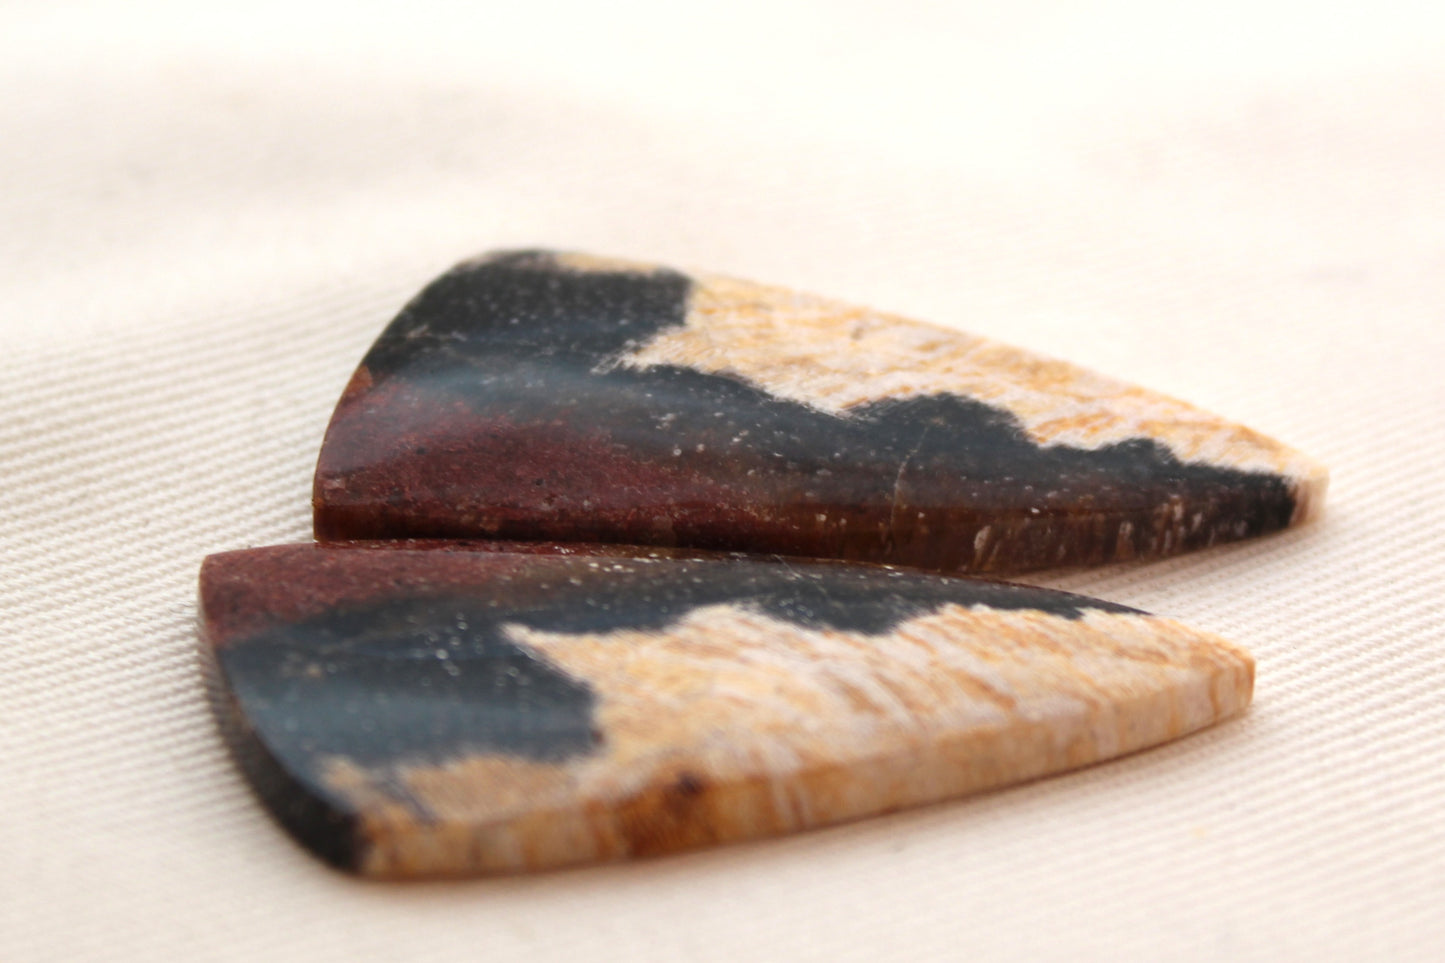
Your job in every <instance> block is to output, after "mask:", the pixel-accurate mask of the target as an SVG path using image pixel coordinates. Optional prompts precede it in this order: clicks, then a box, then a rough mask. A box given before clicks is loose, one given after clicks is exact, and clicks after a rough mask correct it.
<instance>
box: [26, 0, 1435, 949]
mask: <svg viewBox="0 0 1445 963" xmlns="http://www.w3.org/2000/svg"><path fill="white" fill-rule="evenodd" d="M199 6H200V5H198V4H195V3H180V2H177V3H163V2H132V3H125V4H119V3H117V4H114V5H100V4H95V5H90V4H72V3H49V4H38V3H35V4H21V3H3V4H0V344H3V348H0V959H4V960H6V961H33V960H164V959H192V960H257V959H264V960H271V961H276V963H281V961H288V960H307V961H324V960H346V961H364V960H393V959H411V958H416V959H428V960H432V959H436V960H443V959H456V960H474V959H487V960H498V961H500V960H511V959H529V960H552V959H557V960H569V961H592V960H678V959H690V960H744V959H747V960H752V959H776V960H810V959H818V960H825V959H826V960H830V961H832V960H838V961H841V960H855V959H856V960H870V961H872V960H880V959H883V960H892V959H899V960H903V959H964V958H967V959H973V960H991V959H1000V960H1002V959H1014V958H1024V959H1071V960H1093V959H1101V960H1102V959H1111V960H1112V959H1126V960H1163V959H1170V960H1216V959H1231V960H1274V959H1310V960H1334V959H1341V960H1344V959H1361V958H1371V959H1398V960H1403V959H1420V960H1428V959H1440V958H1442V954H1445V821H1442V815H1445V804H1442V802H1441V795H1442V792H1445V765H1442V763H1445V759H1442V750H1445V632H1442V628H1441V620H1442V616H1445V606H1442V603H1441V601H1440V591H1439V585H1440V581H1441V577H1442V574H1445V554H1442V548H1441V545H1442V541H1445V522H1442V517H1445V483H1442V480H1441V479H1442V477H1445V427H1442V424H1441V417H1440V415H1441V410H1442V402H1445V389H1442V387H1441V375H1440V369H1441V363H1442V361H1445V57H1442V54H1445V19H1442V15H1441V14H1440V13H1437V12H1436V11H1438V10H1440V9H1441V8H1440V6H1439V4H1438V3H1434V2H1431V3H1422V4H1419V5H1417V6H1414V7H1408V6H1405V5H1399V4H1396V5H1389V4H1378V3H1376V4H1364V3H1361V4H1357V5H1348V6H1346V5H1339V4H1334V5H1331V4H1320V3H1289V2H1283V0H1273V2H1268V0H1252V2H1244V0H1214V2H1211V3H1207V4H1157V3H1127V2H1114V3H1102V4H1091V5H1088V6H1089V9H1088V10H1087V11H1085V10H1084V9H1083V7H1084V5H1073V4H1067V3H1057V4H1050V3H1043V2H1031V3H1022V4H998V3H979V4H967V5H964V4H959V5H947V4H930V3H922V2H893V3H888V4H882V3H877V4H868V3H823V2H818V3H812V4H809V3H787V2H781V0H773V2H741V3H738V2H735V3H731V4H728V5H726V6H718V7H707V8H694V7H692V6H690V5H687V4H678V3H673V2H651V3H647V2H638V3H633V2H626V3H613V4H584V3H575V4H547V3H534V4H505V5H504V4H497V5H494V6H490V7H489V6H487V5H485V4H482V3H477V2H472V3H456V4H431V5H420V4H413V5H410V6H409V7H408V6H406V5H401V4H397V5H394V6H393V5H387V4H377V3H350V4H340V3H337V4H334V5H318V4H306V3H298V2H289V3H287V2H270V0H252V2H248V3H245V4H233V5H227V6H226V7H222V6H221V5H212V6H211V8H210V9H205V8H200V9H198V7H199ZM515 245H545V246H555V247H568V248H578V249H584V250H591V251H595V252H599V253H610V254H617V255H624V256H631V257H640V258H649V259H654V260H660V261H664V262H669V263H675V264H680V265H685V266H693V267H698V268H703V269H709V270H715V271H721V272H726V273H732V274H735V275H739V276H743V277H749V278H753V279H757V280H762V281H768V282H773V283H780V284H786V285H791V286H795V287H802V288H807V289H812V290H815V291H818V292H821V293H826V294H830V295H834V296H838V297H844V298H849V299H852V300H856V301H860V302H864V303H870V304H873V305H876V306H879V307H883V308H887V309H890V310H895V311H899V312H901V313H905V314H912V315H915V316H918V317H923V318H927V319H932V320H936V321H939V322H942V323H946V324H955V325H958V326H961V327H965V328H968V329H971V330H974V331H978V332H980V333H984V334H988V335H991V336H995V337H998V338H1001V339H1004V340H1007V341H1011V342H1013V343H1017V344H1022V345H1026V346H1029V347H1032V348H1035V349H1037V350H1040V351H1043V352H1046V353H1049V354H1052V355H1056V356H1060V357H1065V358H1069V359H1071V360H1075V361H1079V362H1082V363H1085V364H1088V365H1091V366H1093V367H1096V368H1099V369H1102V370H1104V371H1106V372H1108V373H1110V374H1113V375H1117V376H1121V377H1124V378H1127V379H1130V380H1133V381H1137V382H1140V383H1142V384H1145V385H1148V386H1150V387H1154V388H1157V389H1161V390H1164V391H1166V392H1169V393H1171V394H1174V395H1177V396H1180V397H1183V398H1186V399H1189V400H1191V401H1194V402H1196V403H1199V404H1201V405H1204V406H1206V407H1209V408H1212V409H1215V410H1217V411H1219V412H1221V413H1224V414H1227V415H1229V416H1232V417H1234V418H1237V419H1239V420H1241V421H1244V422H1246V423H1248V424H1250V425H1252V426H1254V427H1257V428H1259V429H1260V430H1263V431H1266V432H1267V433H1270V434H1273V435H1275V436H1277V437H1279V438H1281V439H1283V440H1285V441H1287V442H1289V443H1291V444H1293V445H1295V446H1297V447H1299V448H1301V449H1303V450H1305V451H1307V452H1309V453H1311V454H1313V455H1315V456H1316V457H1318V458H1320V459H1321V460H1323V461H1325V462H1326V463H1327V464H1329V465H1330V466H1331V467H1332V468H1333V470H1334V485H1333V489H1332V491H1331V500H1330V503H1329V506H1328V509H1327V516H1326V519H1325V521H1324V522H1323V523H1321V524H1319V525H1316V526H1313V527H1311V528H1309V529H1308V530H1303V531H1299V532H1297V533H1293V534H1289V535H1286V536H1283V537H1276V538H1272V539H1268V540H1264V541H1260V542H1257V543H1254V544H1250V545H1245V546H1239V547H1232V548H1228V549H1223V550H1217V551H1213V552H1209V553H1205V554H1201V555H1197V556H1193V557H1188V558H1184V559H1180V560H1177V561H1174V562H1171V563H1167V564H1162V565H1152V566H1133V567H1121V568H1116V569H1111V570H1107V571H1100V572H1091V573H1068V574H1064V575H1058V576H1053V577H1051V578H1049V579H1046V580H1045V581H1047V582H1048V583H1050V584H1057V585H1062V586H1065V587H1069V588H1073V589H1076V590H1082V591H1087V592H1091V593H1094V594H1099V595H1102V596H1104V597H1106V598H1110V599H1115V600H1119V601H1122V602H1126V603H1129V604H1133V605H1138V606H1141V607H1143V608H1147V609H1151V610H1155V611H1159V612H1163V613H1167V614H1169V615H1173V616H1176V617H1179V618H1182V619H1184V620H1186V621H1189V622H1192V623H1194V624H1197V625H1199V626H1201V627H1204V628H1208V629H1212V630H1215V631H1218V632H1220V633H1222V634H1224V635H1226V636H1229V637H1231V638H1233V639H1235V640H1236V641H1238V642H1240V643H1242V644H1245V645H1247V646H1249V647H1251V648H1252V649H1253V650H1254V652H1255V653H1256V655H1257V657H1258V659H1259V677H1258V688H1257V696H1256V703H1255V707H1254V708H1253V709H1252V710H1251V712H1250V713H1249V715H1248V716H1247V718H1245V719H1243V720H1242V721H1239V722H1236V723H1232V724H1228V725H1225V726H1222V727H1220V728H1218V729H1217V730H1214V731H1211V732H1209V733H1206V734H1204V735H1201V736H1199V737H1196V738H1192V739H1189V740H1186V741H1184V742H1181V743H1177V744H1175V745H1172V746H1170V747H1167V748H1164V749H1161V750H1158V751H1154V752H1149V753H1146V754H1143V755H1140V756H1137V757H1134V758H1130V759H1127V760H1123V761H1120V762H1116V763H1113V764H1109V765H1104V766H1100V767H1097V768H1094V769H1091V770H1088V771H1084V772H1080V773H1078V774H1074V775H1069V776H1065V777H1062V778H1057V779H1052V780H1049V781H1045V782H1042V783H1038V784H1034V785H1029V786H1025V787H1020V788H1016V789H1012V790H1008V791H1003V792H998V793H994V794H991V795H988V796H985V797H982V798H976V799H972V800H967V801H963V802H959V803H956V804H949V805H942V806H937V807H933V808H930V809H925V810H921V811H914V812H909V813H904V814H900V815H897V816H892V817H887V818H882V819H877V820H873V821H868V822H863V823H859V824H856V825H851V826H847V827H843V828H839V829H834V830H828V831H823V832H817V833H813V834H811V835H806V836H800V837H794V838H791V839H786V840H782V841H776V842H767V843H759V844H754V845H744V846H737V847H733V848H728V849H723V850H716V851H712V852H706V853H699V854H696V855H688V856H682V857H674V858H668V859H662V860H655V861H651V862H645V863H639V864H632V865H626V866H617V867H607V868H599V869H588V870H580V871H573V872H564V873H554V874H550V875H544V876H537V877H530V878H514V879H502V880H485V881H478V882H470V883H460V884H449V885H436V884H427V885H420V886H393V885H376V884H364V883H358V882H355V881H352V880H350V879H347V878H344V877H342V876H339V875H337V874H335V873H332V872H331V871H329V870H327V869H324V868H323V867H321V866H320V865H319V864H318V863H316V862H315V861H313V860H312V859H311V858H310V857H309V856H307V855H306V854H305V853H304V852H302V851H301V850H300V849H298V848H297V847H296V846H294V845H293V844H292V843H291V842H290V841H289V840H288V839H287V838H286V837H285V836H284V835H283V834H282V833H281V832H280V831H279V830H277V829H276V828H275V827H274V826H273V824H272V823H271V822H270V820H269V819H268V817H267V816H266V814H265V813H264V812H263V811H262V809H261V808H260V807H259V806H258V805H257V804H256V803H255V802H254V801H253V800H252V798H251V797H250V796H249V795H248V792H247V790H246V787H245V785H244V783H243V782H242V780H241V779H240V777H239V776H238V775H237V773H236V771H235V770H234V769H233V768H232V767H231V765H230V764H229V762H228V760H227V758H226V756H225V754H224V750H223V746H222V745H221V743H220V740H219V738H218V736H217V734H216V732H215V729H214V727H213V724H212V721H211V718H210V715H209V712H208V709H207V706H206V704H205V701H204V697H203V690H202V683H201V678H200V675H199V671H198V665H197V657H196V647H197V640H196V634H195V630H194V627H193V622H192V620H193V618H194V602H193V599H194V592H195V574H196V569H197V566H198V565H199V563H200V560H201V558H202V557H203V556H204V555H205V554H207V553H209V552H214V551H219V550H224V549H231V548H238V547H242V546H247V545H262V544H268V543H274V542H282V541H292V540H300V539H304V538H306V537H308V534H309V518H308V508H307V499H308V494H309V479H310V472H311V469H312V465H313V461H314V458H315V454H316V449H317V445H318V444H319V442H320V440H321V433H322V430H323V428H324V426H325V423H326V419H327V417H328V415H329V412H330V408H331V406H332V404H333V403H334V401H335V399H336V397H337V396H338V394H339V392H340V390H341V387H342V385H343V383H344V382H345V380H346V378H347V376H348V375H349V373H350V372H351V370H352V368H353V367H354V366H355V364H356V362H357V360H358V359H359V358H360V355H361V353H362V352H363V350H364V349H365V348H366V346H367V344H368V343H369V342H370V341H371V339H372V338H373V337H374V336H375V335H376V333H377V332H378V331H379V330H380V329H381V327H382V326H383V325H384V324H385V322H386V321H387V320H388V319H389V318H390V316H391V315H392V314H393V312H394V311H395V310H396V309H397V308H398V307H399V305H400V304H401V303H402V302H403V301H404V300H405V299H406V298H407V297H408V296H410V295H411V294H412V293H413V292H414V291H415V290H416V289H418V288H419V287H420V286H421V285H422V284H423V283H424V282H425V281H427V280H428V279H429V278H430V277H431V276H432V275H434V274H435V273H437V272H438V271H440V270H442V269H444V268H445V267H447V266H448V265H449V264H450V263H451V262H452V261H454V260H457V259H459V258H461V257H463V256H465V255H469V254H472V253H475V252H478V251H481V250H485V249H488V248H493V247H499V246H515Z"/></svg>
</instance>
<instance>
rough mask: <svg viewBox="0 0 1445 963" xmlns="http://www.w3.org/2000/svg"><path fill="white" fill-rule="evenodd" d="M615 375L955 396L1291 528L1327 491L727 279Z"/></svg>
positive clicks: (1050, 372)
mask: <svg viewBox="0 0 1445 963" xmlns="http://www.w3.org/2000/svg"><path fill="white" fill-rule="evenodd" d="M566 263H568V265H569V266H571V267H575V268H577V269H601V267H600V266H593V265H592V264H591V262H590V261H589V260H587V259H586V258H579V259H577V260H575V261H568V262H566ZM603 264H605V265H607V266H608V267H610V268H615V262H611V261H607V262H603ZM646 267H647V266H646V265H634V266H633V269H634V270H643V269H646ZM620 363H621V364H623V365H626V366H630V367H636V368H646V367H648V366H652V365H679V366H683V367H689V368H693V369H695V370H698V371H705V372H708V373H712V374H723V375H728V376H730V377H734V378H740V379H742V380H744V381H747V382H749V383H751V384H754V385H757V386H758V387H761V388H763V389H765V390H767V391H768V392H770V393H771V394H773V395H776V396H778V397H781V398H788V399H790V400H792V401H797V402H801V403H803V404H806V405H809V406H810V407H813V408H816V409H818V410H821V411H827V412H829V413H832V414H846V413H847V412H848V410H849V409H851V408H853V407H855V406H858V405H863V404H868V403H870V402H877V401H882V400H903V399H907V398H917V397H923V396H927V395H932V394H942V393H952V394H957V395H962V396H965V397H970V398H975V399H977V400H979V401H982V402H985V403H987V404H989V405H992V406H995V407H998V408H1003V409H1005V410H1007V411H1009V412H1010V413H1012V414H1013V415H1014V416H1015V417H1016V418H1018V420H1019V423H1020V424H1021V426H1022V428H1023V430H1024V431H1025V432H1026V433H1027V434H1028V436H1029V437H1030V438H1032V439H1033V440H1034V441H1035V442H1037V443H1038V444H1040V445H1068V446H1070V447H1073V448H1083V449H1092V448H1099V447H1102V446H1104V445H1109V444H1114V443H1117V442H1123V441H1128V440H1130V439H1139V438H1147V439H1152V440H1154V441H1157V442H1159V443H1160V444H1162V445H1164V446H1165V447H1166V448H1168V449H1169V450H1170V451H1171V452H1172V453H1173V454H1174V455H1175V456H1176V457H1177V458H1179V459H1180V461H1184V462H1204V463H1208V464H1211V465H1218V466H1220V467H1223V468H1234V469H1239V470H1242V471H1258V472H1268V473H1271V474H1275V475H1280V476H1282V477H1284V478H1285V479H1287V481H1288V483H1289V484H1290V486H1291V493H1292V494H1293V496H1294V498H1295V513H1294V517H1293V519H1292V523H1294V524H1298V523H1301V522H1304V521H1308V520H1310V519H1311V518H1313V517H1314V516H1315V515H1316V514H1317V513H1318V511H1319V510H1320V508H1321V507H1322V506H1323V503H1324V495H1325V491H1326V489H1327V487H1328V484H1329V473H1328V471H1327V470H1326V469H1325V468H1324V467H1323V466H1322V465H1320V464H1318V463H1317V462H1315V461H1313V460H1311V459H1309V458H1307V457H1306V456H1304V455H1302V454H1300V453H1299V452H1297V451H1295V450H1294V449H1292V448H1289V447H1287V446H1285V445H1282V444H1280V443H1279V442H1277V441H1274V440H1273V439H1271V438H1268V437H1266V436H1264V435H1262V434H1260V433H1259V432H1256V431H1254V430H1252V429H1250V428H1247V427H1245V426H1243V425H1239V424H1235V423H1233V422H1230V421H1227V420H1226V419H1223V418H1220V417H1219V416H1217V415H1213V414H1210V413H1209V412H1207V411H1203V410H1201V409H1199V408H1196V407H1194V406H1193V405H1190V404H1187V403H1185V402H1183V401H1179V400H1177V399H1174V398H1171V397H1168V396H1167V395H1163V394H1160V393H1158V392H1155V391H1150V390H1148V389H1145V388H1141V387H1138V386H1136V385H1131V384H1128V383H1125V382H1122V381H1119V380H1116V379H1114V378H1109V377H1105V376H1104V375H1100V374H1096V373H1094V372H1092V371H1089V370H1088V369H1085V368H1081V367H1079V366H1078V365H1074V364H1070V363H1068V362H1065V361H1057V360H1054V359H1051V358H1046V357H1043V356H1041V355H1038V354H1035V353H1033V352H1030V351H1025V350H1023V349H1021V348H1015V347H1012V346H1010V345H1006V344H1001V343H999V342H996V341H992V340H989V339H987V338H981V337H978V336H976V335H972V334H967V333H965V332H962V331H958V330H954V329H950V328H944V327H939V326H937V325H932V324H926V323H923V322H919V321H913V320H910V319H908V318H903V317H900V316H898V315H895V314H888V313H885V312H881V311H875V310H873V309H871V308H865V307H858V306H854V305H849V304H844V303H841V302H838V301H833V300H830V299H827V298H822V297H818V296H816V295H812V294H806V293H802V292H798V291H792V290H789V289H787V288H780V287H771V286H767V285H761V284H754V283H751V282H748V281H738V280H734V279H731V278H725V277H718V276H711V275H704V276H698V277H695V286H694V288H693V290H692V296H691V300H690V302H689V306H688V314H687V324H686V325H685V326H682V327H677V328H671V329H668V330H667V331H665V332H663V333H662V334H661V335H659V336H658V337H656V338H654V339H652V340H651V341H649V342H647V343H646V344H643V345H640V346H639V347H638V348H637V350H635V351H634V352H632V353H631V354H629V355H627V356H626V357H624V358H623V359H622V360H621V361H620Z"/></svg>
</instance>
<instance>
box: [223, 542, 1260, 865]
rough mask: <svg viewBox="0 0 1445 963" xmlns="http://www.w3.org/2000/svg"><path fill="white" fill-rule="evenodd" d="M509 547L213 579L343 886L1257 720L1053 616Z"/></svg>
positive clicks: (793, 819)
mask: <svg viewBox="0 0 1445 963" xmlns="http://www.w3.org/2000/svg"><path fill="white" fill-rule="evenodd" d="M593 551H594V550H592V549H587V548H575V547H574V548H561V547H556V546H547V545H532V546H509V545H506V544H504V543H494V544H491V545H482V546H476V547H473V548H470V549H469V548H466V547H462V546H458V545H455V544H449V543H441V544H439V545H435V546H432V547H429V548H420V547H416V546H415V545H408V544H406V543H398V542H392V543H383V544H380V545H372V546H367V545H354V546H349V547H341V546H331V547H328V546H321V545H294V546H279V547H273V548H264V549H254V550H247V551H241V552H232V553H229V554H223V555H216V556H212V557H211V558H209V559H207V561H206V563H205V566H204V568H203V570H202V574H201V597H202V610H203V616H204V624H205V632H206V634H207V637H208V640H209V646H208V649H209V651H210V652H211V653H212V654H213V655H214V667H215V668H216V669H217V670H218V676H219V678H220V680H221V683H222V684H221V685H220V686H219V687H217V692H218V695H220V696H221V702H222V704H223V705H224V707H225V710H224V711H225V716H226V718H227V719H228V721H229V731H230V733H231V735H232V737H233V739H234V745H235V748H236V751H237V754H238V756H239V758H240V761H241V762H242V763H243V766H244V768H245V770H246V771H247V773H248V774H249V775H250V777H251V779H252V781H253V782H254V784H255V786H256V788H257V789H258V790H259V791H260V793H261V795H262V796H263V798H264V799H265V800H266V801H267V802H268V804H269V805H270V807H271V809H272V810H273V812H274V813H275V815H276V816H277V817H278V818H279V819H280V821H281V822H282V823H283V824H285V825H286V827H287V828H288V829H290V830H291V832H292V833H294V834H295V835H296V836H297V837H298V838H299V839H300V840H301V842H303V843H304V844H305V845H307V846H308V847H310V848H311V849H313V850H314V851H315V852H317V853H318V854H319V855H321V856H322V857H324V858H325V859H327V860H328V861H330V862H332V863H334V864H336V865H338V866H341V867H343V868H346V869H349V870H352V871H355V872H358V873H362V874H366V875H371V876H381V877H421V876H447V875H466V874H474V873H490V872H500V871H516V870H532V869H543V868H547V867H553V866H561V865H565V864H573V863H583V862H592V861H605V860H614V859H621V858H625V857H631V856H641V855H650V854H657V853H666V852H671V851H674V850H682V849H687V848H691V847H697V846H703V845H708V844H713V843H723V842H729V841H732V840H740V839H747V838H751V837H759V836H769V835H775V834H779V833H787V832H791V831H794V830H801V829H806V828H808V827H814V826H821V825H825V824H828V823H835V822H838V821H841V820H847V819H853V818H856V817H861V816H867V815H870V814H874V813H881V812H886V811H891V810H895V809H898V808H900V807H904V806H911V805H915V804H920V803H928V802H932V801H935V800H941V799H945V798H949V797H954V796H959V795H963V794H966V793H970V792H974V791H977V790H983V789H988V788H992V787H997V786H1002V785H1006V784H1008V783H1013V782H1018V781H1020V780H1026V779H1033V778H1036V777H1039V776H1044V775H1047V774H1049V773H1055V772H1059V771H1061V770H1066V769H1072V768H1074V767H1077V766H1083V765H1086V764H1089V763H1092V762H1096V761H1098V760H1101V759H1107V758H1110V757H1112V756H1118V755H1120V754H1123V753H1127V752H1132V751H1134V750H1137V749H1143V748H1145V747H1148V746H1152V745H1156V744H1158V743H1161V742H1165V741H1167V740H1169V739H1173V738H1175V737H1178V736H1182V735H1184V734H1186V733H1189V732H1192V731H1194V730H1197V729H1199V728H1201V727H1204V726H1207V725H1210V724H1211V723H1214V722H1216V721H1218V720H1220V719H1223V718H1226V717H1228V716H1231V715H1234V714H1236V713H1238V712H1240V711H1242V710H1243V709H1244V708H1245V706H1246V705H1247V703H1248V702H1249V699H1250V693H1251V685H1252V680H1253V662H1252V661H1251V659H1250V657H1249V656H1248V654H1246V653H1245V652H1243V651H1241V650H1240V649H1238V648H1235V647H1234V646H1232V645H1230V644H1228V643H1226V642H1224V641H1223V640H1221V639H1219V638H1217V637H1215V636H1213V635H1210V634H1208V633H1204V632H1199V631H1195V630H1192V629H1189V628H1186V627H1184V626H1182V625H1180V624H1178V623H1177V622H1173V621H1170V620H1168V619H1162V618H1157V617H1154V616H1150V615H1146V614H1144V613H1142V612H1137V611H1134V610H1132V609H1128V608H1125V607H1123V606H1119V605H1113V604H1110V603H1107V602H1100V601H1096V600H1092V599H1086V598H1082V597H1079V596H1074V595H1067V594H1064V593H1060V592H1053V591H1048V590H1044V589H1038V588H1032V587H1025V586H1017V585H1008V584H1004V583H997V582H986V581H979V580H974V579H965V578H959V577H949V576H936V575H923V574H918V573H905V572H901V571H898V570H893V569H886V568H880V567H875V566H866V565H846V564H838V563H827V562H792V561H787V562H784V561H770V560H763V559H756V558H746V557H716V556H714V557H708V558H696V559H690V560H689V559H685V558H682V557H677V556H678V553H672V556H673V557H667V556H668V553H654V555H653V557H627V556H626V555H624V554H622V550H614V551H611V552H608V551H607V550H597V551H598V553H597V554H593Z"/></svg>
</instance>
